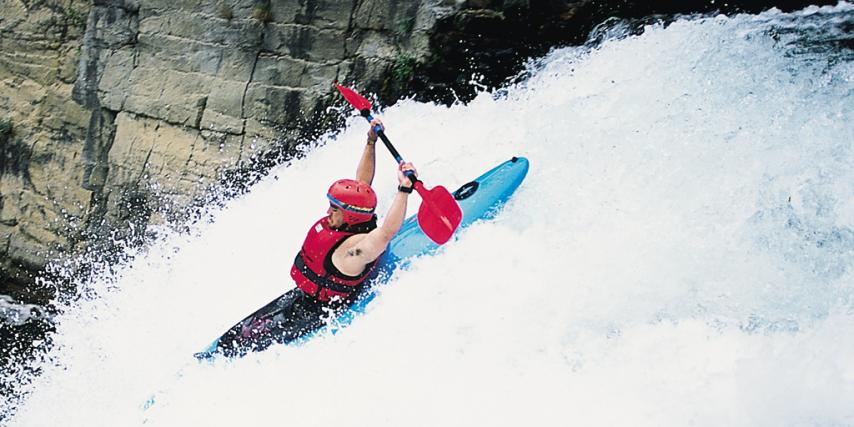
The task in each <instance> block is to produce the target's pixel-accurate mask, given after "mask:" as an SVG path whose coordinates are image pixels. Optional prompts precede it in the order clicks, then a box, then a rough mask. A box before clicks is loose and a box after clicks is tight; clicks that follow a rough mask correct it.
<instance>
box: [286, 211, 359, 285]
mask: <svg viewBox="0 0 854 427" xmlns="http://www.w3.org/2000/svg"><path fill="white" fill-rule="evenodd" d="M360 226H361V227H360ZM353 228H355V230H353V229H351V230H347V231H339V230H333V229H332V228H330V227H329V220H328V218H326V217H324V218H322V219H321V220H319V221H317V222H316V223H314V225H313V226H312V227H311V229H310V230H309V231H308V235H307V236H306V237H305V242H304V243H303V244H302V250H300V251H299V253H298V254H297V256H296V259H294V265H293V267H291V277H293V279H294V281H295V282H296V283H297V287H299V288H300V289H302V291H303V292H305V293H307V294H308V295H311V296H313V297H315V298H317V299H318V300H319V301H323V302H328V301H330V300H332V299H333V298H335V297H338V298H340V299H342V300H343V299H347V297H349V296H351V295H353V293H354V292H355V291H356V290H357V289H358V287H359V285H361V284H363V283H365V282H366V281H367V280H368V279H369V278H370V276H371V273H372V272H373V270H374V266H375V265H376V261H374V262H372V263H370V264H368V265H367V266H365V270H364V271H363V272H362V274H360V275H359V276H347V275H345V274H344V273H341V272H340V271H338V269H337V268H335V265H333V264H332V254H333V253H334V252H335V249H338V246H340V245H341V243H344V241H345V240H347V238H348V237H350V236H353V235H355V234H361V233H367V232H368V231H370V230H372V229H373V228H376V222H375V220H374V221H371V222H369V223H366V225H365V226H362V224H359V225H357V226H356V227H353Z"/></svg>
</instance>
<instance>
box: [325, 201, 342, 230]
mask: <svg viewBox="0 0 854 427" xmlns="http://www.w3.org/2000/svg"><path fill="white" fill-rule="evenodd" d="M326 213H327V215H328V216H327V218H328V220H329V226H330V227H332V228H338V227H340V226H342V225H344V213H343V212H341V208H339V207H338V206H335V205H329V209H327V210H326Z"/></svg>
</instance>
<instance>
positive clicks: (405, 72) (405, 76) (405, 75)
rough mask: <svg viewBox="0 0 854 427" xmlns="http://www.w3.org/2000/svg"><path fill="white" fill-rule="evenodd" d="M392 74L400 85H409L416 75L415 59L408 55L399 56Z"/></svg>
mask: <svg viewBox="0 0 854 427" xmlns="http://www.w3.org/2000/svg"><path fill="white" fill-rule="evenodd" d="M391 72H392V75H393V76H394V80H395V81H396V82H397V83H398V84H401V85H403V84H405V83H408V82H409V80H411V79H412V76H413V74H415V58H414V57H413V56H412V55H410V54H408V53H401V54H398V55H397V58H395V60H394V65H393V66H392V69H391Z"/></svg>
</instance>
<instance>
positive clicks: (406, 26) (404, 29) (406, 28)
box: [394, 16, 415, 38]
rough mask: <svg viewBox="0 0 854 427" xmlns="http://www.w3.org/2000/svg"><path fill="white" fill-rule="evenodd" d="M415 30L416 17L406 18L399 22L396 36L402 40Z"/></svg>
mask: <svg viewBox="0 0 854 427" xmlns="http://www.w3.org/2000/svg"><path fill="white" fill-rule="evenodd" d="M413 28H415V17H414V16H411V17H408V18H404V19H401V20H398V21H397V29H395V32H394V34H395V35H396V36H397V37H398V38H400V37H403V36H406V35H408V34H409V33H411V32H412V29H413Z"/></svg>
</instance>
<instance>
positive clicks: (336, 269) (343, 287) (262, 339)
mask: <svg viewBox="0 0 854 427" xmlns="http://www.w3.org/2000/svg"><path fill="white" fill-rule="evenodd" d="M376 126H379V127H380V128H381V129H384V127H383V124H382V122H381V121H379V120H378V119H374V120H373V121H372V122H371V128H370V130H369V131H368V141H367V143H366V145H365V149H364V150H363V152H362V156H361V159H360V160H359V166H358V167H357V169H356V179H341V180H338V181H335V182H334V183H333V184H332V186H330V187H329V190H328V192H327V194H326V197H327V198H328V199H329V209H328V210H327V211H326V216H325V217H323V218H321V219H320V220H318V221H317V222H315V223H314V225H312V227H311V228H310V229H309V231H308V235H307V236H306V239H305V241H304V242H303V246H302V248H301V249H300V251H299V253H298V254H297V256H296V258H295V260H294V264H293V266H292V267H291V270H290V274H291V277H292V278H293V279H294V281H295V282H296V285H297V287H296V288H294V289H291V290H290V291H288V292H286V293H285V294H284V295H282V296H280V297H279V298H277V299H275V300H274V301H272V302H271V303H269V304H267V305H266V306H264V307H263V308H261V309H260V310H258V311H256V312H255V313H253V314H252V315H250V316H249V317H247V318H246V319H244V320H243V321H241V322H240V323H238V324H237V325H235V326H234V327H233V328H231V329H230V330H229V331H228V332H226V334H225V335H223V337H222V338H221V339H220V342H219V345H218V349H219V350H220V351H222V353H223V354H225V355H227V356H229V357H230V356H235V355H244V354H246V353H248V352H249V351H253V350H254V351H257V350H262V349H264V348H267V347H269V346H270V345H271V344H273V343H274V342H279V343H287V342H290V341H293V340H295V339H297V338H299V337H301V336H303V335H306V334H308V333H310V332H312V331H314V330H316V329H318V328H320V327H321V326H323V325H324V322H325V320H326V319H328V318H329V317H331V316H334V314H335V313H337V312H338V310H339V309H341V308H343V307H346V305H347V304H348V303H350V302H352V300H353V298H354V297H355V296H357V294H358V293H359V292H360V291H361V290H362V289H363V288H364V286H365V284H366V283H367V282H369V281H370V279H371V278H372V277H373V276H372V274H373V273H374V266H375V265H376V261H377V259H378V258H379V257H380V255H382V253H383V251H385V249H386V247H387V246H388V243H389V241H391V238H392V237H393V236H394V235H395V234H396V233H397V232H398V230H400V227H401V225H402V224H403V220H404V218H405V217H406V205H407V199H408V197H409V195H410V193H412V182H411V181H410V180H409V178H407V177H406V176H405V175H404V172H405V171H412V172H413V173H416V175H417V172H416V171H415V168H414V167H413V166H412V164H411V163H402V164H400V165H399V167H398V174H397V175H398V176H397V179H398V184H399V185H398V192H397V194H396V195H395V197H394V201H392V203H391V207H389V210H388V212H387V213H386V216H385V218H384V219H383V222H382V225H380V226H377V217H376V215H375V213H374V210H375V209H376V206H377V196H376V193H374V190H373V189H372V188H371V184H372V183H373V180H374V166H375V164H376V142H377V136H378V135H377V133H376V131H375V127H376Z"/></svg>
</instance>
